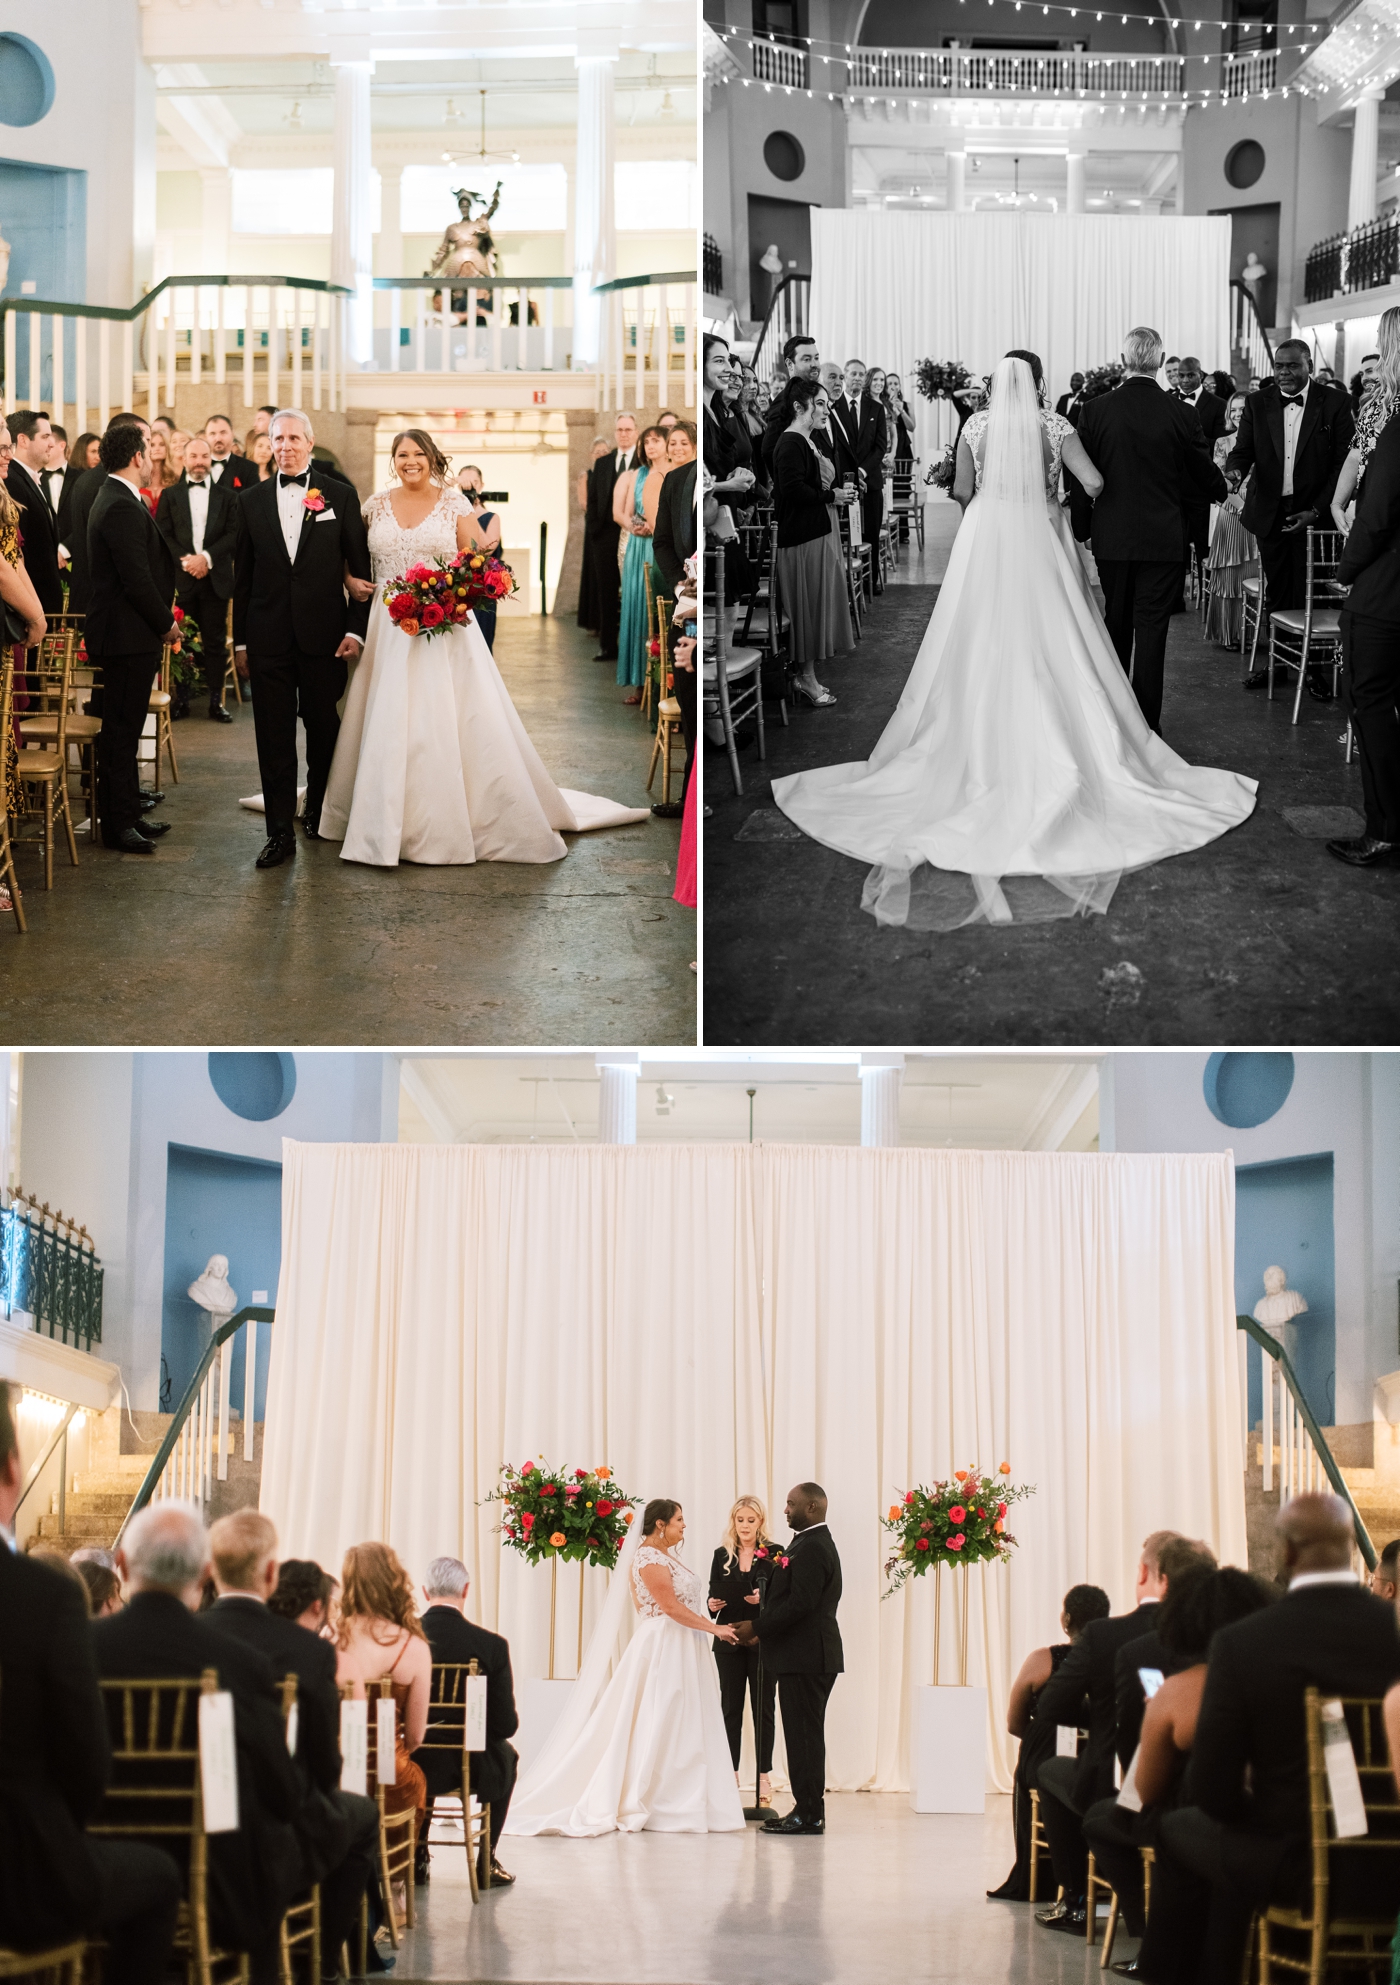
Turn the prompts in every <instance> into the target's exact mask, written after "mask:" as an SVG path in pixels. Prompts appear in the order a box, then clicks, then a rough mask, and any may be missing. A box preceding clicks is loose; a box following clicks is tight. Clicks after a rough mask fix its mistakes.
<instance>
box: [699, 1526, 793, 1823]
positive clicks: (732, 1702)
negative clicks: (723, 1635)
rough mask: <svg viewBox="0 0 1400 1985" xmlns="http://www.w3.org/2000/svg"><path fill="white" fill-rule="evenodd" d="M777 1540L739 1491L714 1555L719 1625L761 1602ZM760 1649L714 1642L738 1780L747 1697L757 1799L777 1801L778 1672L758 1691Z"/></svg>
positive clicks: (732, 1622)
mask: <svg viewBox="0 0 1400 1985" xmlns="http://www.w3.org/2000/svg"><path fill="white" fill-rule="evenodd" d="M774 1548H775V1547H774V1544H773V1540H772V1539H771V1538H770V1537H769V1535H768V1512H767V1511H766V1510H765V1509H764V1507H763V1504H762V1503H761V1502H760V1501H759V1499H758V1497H757V1496H740V1498H739V1500H738V1502H736V1503H735V1505H734V1507H733V1509H731V1510H730V1512H729V1528H728V1529H727V1530H726V1531H725V1533H724V1542H723V1543H722V1544H717V1545H716V1546H715V1554H714V1557H713V1558H712V1559H711V1560H710V1611H711V1613H712V1614H713V1615H714V1617H715V1618H716V1619H717V1620H718V1621H719V1622H720V1624H721V1626H726V1627H732V1626H736V1625H737V1624H738V1622H739V1621H740V1620H754V1619H757V1617H758V1612H759V1608H760V1607H761V1606H762V1604H763V1592H764V1587H765V1586H766V1585H767V1583H768V1580H769V1579H770V1578H771V1577H772V1575H773V1564H774V1555H773V1554H774ZM758 1664H759V1649H758V1647H757V1646H756V1645H753V1644H751V1645H749V1646H747V1647H738V1646H731V1645H729V1644H728V1643H727V1642H725V1641H722V1640H717V1641H716V1642H715V1666H716V1667H717V1668H718V1669H719V1701H720V1709H721V1711H722V1713H723V1716H724V1729H725V1734H726V1736H727V1737H728V1738H729V1755H730V1757H731V1758H733V1760H734V1782H735V1784H736V1785H737V1784H738V1782H739V1750H740V1746H741V1745H742V1743H743V1736H744V1698H745V1696H747V1697H748V1699H749V1706H750V1708H751V1710H752V1712H753V1723H754V1732H755V1741H756V1742H757V1740H758V1738H759V1736H760V1734H761V1738H762V1741H761V1742H759V1743H758V1774H759V1776H758V1803H759V1805H760V1806H771V1805H772V1803H773V1784H772V1772H773V1732H774V1730H775V1728H776V1727H777V1702H778V1678H777V1676H776V1675H774V1674H770V1673H768V1672H765V1673H764V1676H763V1690H762V1695H761V1696H760V1693H759V1668H758Z"/></svg>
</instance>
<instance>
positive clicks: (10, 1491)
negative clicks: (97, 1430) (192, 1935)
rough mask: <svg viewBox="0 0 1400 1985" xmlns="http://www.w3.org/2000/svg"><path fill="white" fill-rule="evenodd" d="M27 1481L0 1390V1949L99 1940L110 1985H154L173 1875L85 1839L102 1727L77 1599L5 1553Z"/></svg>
mask: <svg viewBox="0 0 1400 1985" xmlns="http://www.w3.org/2000/svg"><path fill="white" fill-rule="evenodd" d="M23 1479H24V1478H23V1470H22V1469H21V1466H20V1457H19V1437H18V1435H17V1433H16V1430H15V1421H14V1413H13V1410H12V1407H11V1390H10V1387H9V1386H8V1385H7V1384H5V1383H3V1382H0V1676H2V1677H3V1687H0V1947H3V1948H5V1949H8V1950H20V1951H27V1950H38V1949H41V1948H42V1947H43V1946H44V1945H46V1944H48V1945H53V1944H60V1943H67V1942H68V1941H69V1940H70V1939H72V1938H76V1937H82V1936H100V1937H101V1938H102V1940H103V1942H104V1944H105V1946H106V1948H105V1950H104V1952H103V1970H102V1975H103V1978H104V1979H105V1980H106V1985H150V1981H151V1980H152V1979H160V1978H164V1976H165V1967H166V1963H167V1961H168V1959H169V1956H170V1947H171V1944H172V1942H173V1941H174V1937H175V1921H176V1915H177V1912H178V1910H179V1906H180V1871H179V1869H178V1868H177V1867H176V1865H175V1863H174V1861H173V1860H172V1859H171V1858H170V1856H169V1855H168V1854H166V1853H165V1852H163V1851H162V1849H160V1848H159V1847H148V1846H147V1845H145V1843H144V1842H137V1841H125V1840H102V1839H98V1838H97V1837H95V1836H94V1835H91V1834H88V1833H86V1832H85V1831H84V1828H85V1827H86V1825H87V1823H88V1821H89V1820H91V1819H92V1817H93V1815H94V1814H95V1813H96V1811H97V1808H98V1806H99V1804H100V1803H101V1799H102V1794H103V1791H104V1789H105V1787H106V1784H107V1780H108V1776H109V1772H110V1754H109V1748H108V1741H107V1720H106V1717H105V1715H104V1713H103V1708H102V1698H101V1695H100V1693H99V1691H98V1686H97V1668H96V1666H95V1664H94V1661H93V1655H92V1635H91V1629H90V1627H89V1625H88V1618H87V1607H86V1604H85V1602H84V1599H83V1595H82V1594H81V1592H78V1591H75V1590H74V1586H73V1583H72V1581H71V1579H70V1578H67V1577H64V1576H62V1575H61V1574H59V1573H57V1572H55V1571H54V1570H52V1569H51V1568H50V1567H49V1566H48V1565H46V1564H44V1563H42V1562H36V1561H35V1559H34V1557H33V1555H32V1554H31V1555H30V1556H28V1557H26V1556H23V1555H22V1554H20V1553H18V1552H16V1550H15V1549H14V1543H13V1538H12V1536H11V1526H12V1524H13V1522H14V1515H15V1511H16V1509H17V1508H18V1506H19V1499H20V1493H21V1489H22V1486H23Z"/></svg>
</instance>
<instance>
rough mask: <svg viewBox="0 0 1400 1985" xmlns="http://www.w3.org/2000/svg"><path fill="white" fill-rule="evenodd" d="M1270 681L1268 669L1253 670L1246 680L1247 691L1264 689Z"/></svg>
mask: <svg viewBox="0 0 1400 1985" xmlns="http://www.w3.org/2000/svg"><path fill="white" fill-rule="evenodd" d="M1268 680H1269V671H1268V670H1267V669H1253V670H1251V672H1250V673H1249V674H1248V675H1247V676H1246V677H1245V679H1244V686H1245V688H1246V689H1263V688H1264V686H1265V684H1266V683H1267V682H1268Z"/></svg>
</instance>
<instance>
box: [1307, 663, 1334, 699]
mask: <svg viewBox="0 0 1400 1985" xmlns="http://www.w3.org/2000/svg"><path fill="white" fill-rule="evenodd" d="M1308 694H1309V696H1311V698H1312V700H1313V702H1314V703H1332V702H1335V701H1336V698H1335V697H1334V696H1333V693H1332V685H1331V683H1330V682H1329V681H1328V679H1327V677H1326V676H1325V675H1318V674H1317V673H1316V672H1315V671H1313V670H1309V671H1308Z"/></svg>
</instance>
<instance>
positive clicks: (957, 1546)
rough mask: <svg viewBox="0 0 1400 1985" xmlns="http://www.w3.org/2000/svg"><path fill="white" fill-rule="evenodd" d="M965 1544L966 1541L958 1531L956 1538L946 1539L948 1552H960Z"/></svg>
mask: <svg viewBox="0 0 1400 1985" xmlns="http://www.w3.org/2000/svg"><path fill="white" fill-rule="evenodd" d="M966 1542H967V1539H966V1537H964V1535H963V1533H962V1531H961V1530H960V1531H959V1532H958V1534H957V1536H956V1537H950V1538H949V1539H948V1549H949V1550H950V1551H960V1550H961V1549H962V1547H963V1545H964V1544H965V1543H966Z"/></svg>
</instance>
